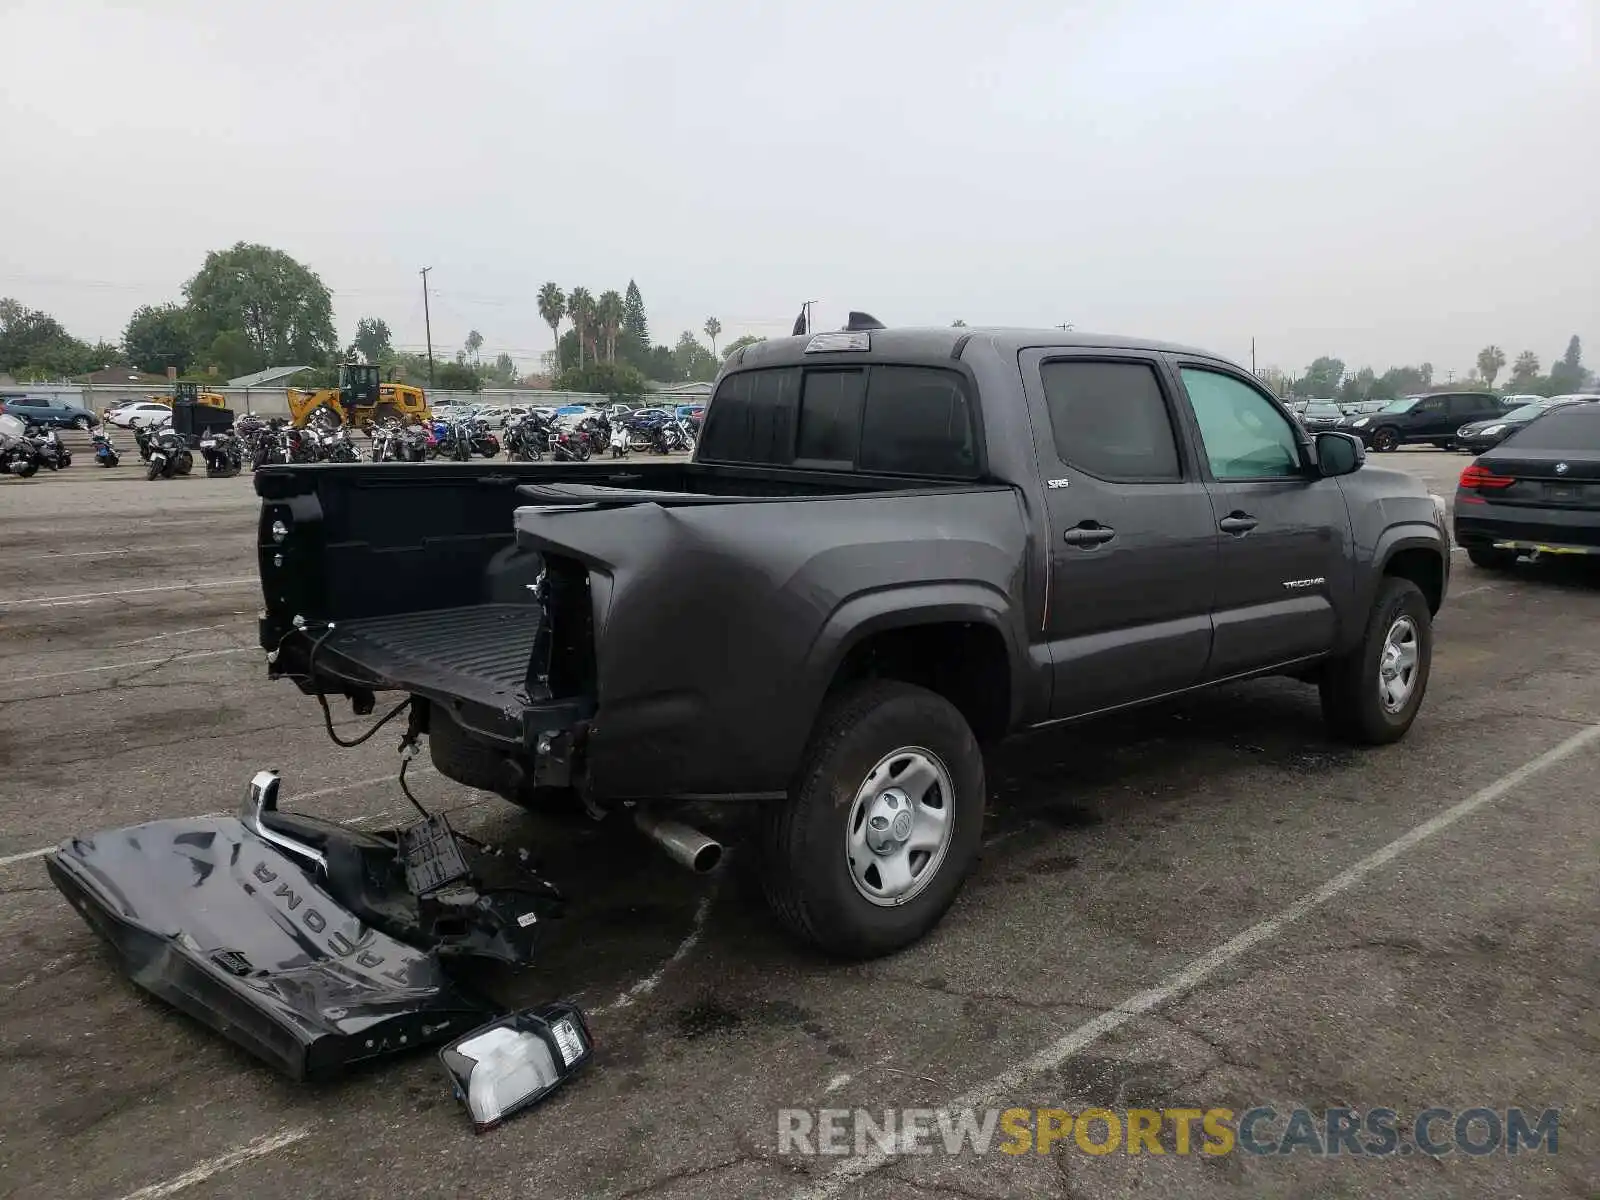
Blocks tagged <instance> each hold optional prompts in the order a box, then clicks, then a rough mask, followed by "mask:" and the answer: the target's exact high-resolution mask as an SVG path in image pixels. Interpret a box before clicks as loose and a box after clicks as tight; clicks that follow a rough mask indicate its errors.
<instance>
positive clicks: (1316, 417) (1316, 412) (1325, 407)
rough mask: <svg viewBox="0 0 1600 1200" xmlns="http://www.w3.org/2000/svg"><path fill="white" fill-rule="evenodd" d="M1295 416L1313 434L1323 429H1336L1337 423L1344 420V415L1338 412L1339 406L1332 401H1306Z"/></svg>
mask: <svg viewBox="0 0 1600 1200" xmlns="http://www.w3.org/2000/svg"><path fill="white" fill-rule="evenodd" d="M1295 415H1296V416H1297V417H1298V418H1299V420H1300V424H1302V425H1304V426H1305V427H1306V428H1307V429H1309V430H1311V431H1312V432H1313V433H1315V432H1318V431H1320V430H1323V429H1337V428H1338V427H1339V422H1340V421H1342V420H1344V413H1342V412H1341V411H1339V406H1338V405H1337V404H1335V403H1334V402H1333V401H1332V400H1307V401H1306V403H1305V405H1304V406H1303V407H1302V408H1301V409H1300V410H1299V411H1298V412H1297V413H1296V414H1295Z"/></svg>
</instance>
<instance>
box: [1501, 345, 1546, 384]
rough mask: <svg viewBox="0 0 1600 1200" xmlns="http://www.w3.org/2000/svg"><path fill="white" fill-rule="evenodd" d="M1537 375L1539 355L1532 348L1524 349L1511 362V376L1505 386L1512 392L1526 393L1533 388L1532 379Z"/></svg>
mask: <svg viewBox="0 0 1600 1200" xmlns="http://www.w3.org/2000/svg"><path fill="white" fill-rule="evenodd" d="M1538 377H1539V356H1538V355H1537V354H1535V353H1534V352H1533V351H1532V350H1524V351H1523V352H1522V353H1521V354H1519V355H1517V361H1516V362H1515V363H1514V364H1512V367H1511V378H1510V379H1509V380H1508V381H1507V383H1506V387H1507V388H1509V389H1510V390H1511V391H1513V392H1522V393H1528V392H1531V391H1532V389H1533V381H1534V380H1535V379H1537V378H1538Z"/></svg>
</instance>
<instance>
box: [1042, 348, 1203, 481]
mask: <svg viewBox="0 0 1600 1200" xmlns="http://www.w3.org/2000/svg"><path fill="white" fill-rule="evenodd" d="M1039 373H1040V375H1041V376H1042V377H1043V380H1044V397H1045V404H1046V405H1047V406H1048V407H1049V409H1050V428H1051V431H1052V433H1053V434H1054V435H1055V443H1056V453H1057V454H1058V455H1059V456H1060V458H1061V461H1062V462H1064V463H1066V464H1068V465H1069V466H1073V467H1076V468H1078V470H1080V471H1086V472H1088V473H1089V474H1090V475H1093V476H1095V477H1096V478H1099V479H1109V480H1115V481H1126V482H1137V481H1145V480H1150V481H1153V480H1163V479H1181V478H1182V477H1183V470H1182V468H1181V467H1180V466H1179V463H1178V443H1177V439H1176V438H1175V437H1174V435H1173V432H1172V418H1171V416H1170V415H1169V413H1168V412H1167V405H1166V401H1164V400H1163V399H1162V397H1161V385H1160V384H1159V383H1158V382H1157V380H1156V372H1155V368H1154V367H1153V366H1151V365H1150V364H1149V363H1142V362H1083V361H1079V360H1071V361H1065V362H1047V363H1044V364H1043V365H1041V366H1040V368H1039Z"/></svg>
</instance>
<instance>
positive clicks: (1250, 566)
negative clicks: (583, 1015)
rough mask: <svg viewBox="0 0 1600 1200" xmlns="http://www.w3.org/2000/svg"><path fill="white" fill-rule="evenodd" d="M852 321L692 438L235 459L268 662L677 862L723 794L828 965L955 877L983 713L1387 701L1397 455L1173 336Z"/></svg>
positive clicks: (1410, 698)
mask: <svg viewBox="0 0 1600 1200" xmlns="http://www.w3.org/2000/svg"><path fill="white" fill-rule="evenodd" d="M853 324H857V328H855V329H852V330H849V331H846V332H836V333H827V334H819V335H816V336H814V337H809V338H808V337H804V336H800V337H792V338H787V339H773V340H770V341H768V342H765V343H763V344H762V345H760V346H758V347H753V348H752V349H751V350H750V351H747V352H746V353H745V355H744V356H743V357H742V358H741V360H740V362H739V363H737V364H734V365H731V366H729V367H725V368H724V372H723V374H722V376H721V378H720V381H719V383H718V386H717V388H716V391H715V393H714V396H713V399H712V400H711V403H710V405H709V406H708V408H707V411H706V421H705V429H704V434H703V436H702V437H701V439H700V441H699V444H698V448H697V450H696V451H695V455H694V458H693V460H692V461H691V462H689V463H681V462H670V461H660V462H639V461H637V460H631V461H629V462H627V463H621V464H613V463H610V462H608V461H603V460H602V461H595V462H591V463H587V464H565V463H563V464H555V465H540V464H526V465H525V464H520V463H506V464H499V465H497V468H496V471H495V472H494V474H493V475H489V476H486V475H481V474H478V473H465V472H459V471H451V470H449V469H448V468H443V467H433V466H419V467H416V468H415V469H414V471H413V477H414V478H415V479H416V481H417V483H418V485H419V486H417V487H415V488H408V489H394V490H392V493H386V496H385V503H384V505H383V507H382V509H381V511H380V510H379V509H377V508H374V507H373V506H371V505H369V504H365V503H358V502H356V494H357V492H359V491H362V490H364V489H366V488H367V487H369V486H370V484H371V483H372V481H373V480H374V479H375V478H377V477H378V476H379V475H380V474H381V473H382V472H384V471H385V470H387V468H385V467H382V466H377V467H372V466H354V467H350V468H346V469H341V470H339V471H327V470H322V469H317V468H302V467H297V466H269V467H263V468H261V470H259V471H258V472H257V474H256V480H255V483H256V490H257V492H258V493H259V494H260V496H261V497H262V512H261V531H262V532H261V537H262V541H263V544H270V543H277V544H278V545H279V547H280V550H279V552H278V553H277V554H276V555H275V556H273V557H272V558H270V559H269V558H267V557H265V556H264V557H263V558H262V566H261V569H262V571H263V573H264V577H265V578H264V593H265V596H266V606H267V607H266V609H265V610H264V614H263V617H262V620H261V622H260V631H259V632H260V638H261V642H262V645H263V646H266V647H268V648H269V649H272V650H274V651H275V652H276V653H275V654H274V656H273V657H272V659H271V660H270V661H269V666H268V671H269V673H270V674H271V675H273V676H274V677H280V678H285V679H295V680H296V681H298V682H299V684H300V686H301V687H302V688H304V689H306V690H308V691H310V690H314V691H316V692H318V693H326V694H327V695H330V696H332V695H346V694H348V695H351V696H354V697H357V703H358V704H369V705H370V702H371V699H372V692H373V691H374V690H380V691H383V690H386V691H396V692H400V693H402V694H404V693H409V694H410V695H411V696H412V697H413V704H414V705H415V707H414V709H413V712H412V718H411V719H412V727H413V728H417V729H424V728H425V729H426V730H427V737H428V742H429V750H430V753H431V754H432V757H433V762H434V764H435V765H436V766H437V768H438V769H439V770H440V771H441V772H442V773H443V774H445V775H446V776H448V777H449V778H451V779H455V780H458V781H460V782H462V783H464V784H466V785H467V786H470V787H478V788H483V789H485V790H489V791H493V792H496V793H497V794H499V795H501V796H503V797H505V798H507V799H510V800H513V801H515V802H517V803H522V804H525V805H529V806H531V807H535V808H539V807H544V806H555V807H557V808H563V807H570V808H571V809H572V810H573V811H575V812H576V811H582V810H583V808H584V807H585V806H587V809H588V811H589V812H590V813H592V814H593V813H598V812H601V811H608V810H609V811H613V812H615V813H616V814H618V817H619V820H618V822H617V824H619V825H621V824H632V825H637V826H638V827H639V828H640V829H641V831H643V832H644V833H645V834H646V835H647V836H650V837H651V838H652V839H654V840H656V841H657V842H659V843H660V844H662V845H663V846H664V847H667V848H668V849H669V852H670V853H671V854H672V856H673V857H674V858H675V859H676V860H677V861H679V862H681V863H684V864H685V865H690V864H697V863H698V862H699V860H700V855H699V853H698V852H697V851H696V849H695V848H696V847H700V848H702V849H703V848H705V847H706V846H708V845H709V846H711V847H715V842H714V840H712V839H711V838H709V837H708V836H707V835H705V834H703V833H701V832H700V831H698V830H696V829H694V828H693V827H691V826H689V825H687V824H686V822H687V821H688V820H689V819H691V818H690V814H691V813H692V811H693V810H692V809H691V808H689V807H688V806H689V805H690V804H691V803H692V804H717V803H722V804H725V805H729V806H732V807H734V808H747V807H748V806H750V805H756V806H758V807H759V811H758V812H757V813H755V814H753V815H754V816H755V818H756V824H757V826H758V828H759V830H760V833H759V837H758V839H757V848H756V849H757V853H758V854H759V856H760V858H761V860H762V862H761V866H760V869H759V871H758V873H757V875H758V877H759V878H760V879H761V880H762V881H763V886H764V887H765V889H766V892H767V896H768V899H769V901H770V904H771V907H772V909H773V911H774V912H775V913H776V914H777V917H778V919H779V920H780V921H781V922H782V923H783V924H784V925H786V926H787V927H788V928H789V929H790V930H791V931H792V932H793V933H795V934H796V935H798V936H799V937H800V938H802V939H804V940H806V941H809V942H811V943H813V944H815V945H817V946H820V947H822V948H824V949H826V950H828V951H831V952H835V953H840V954H845V955H854V956H873V955H881V954H886V953H889V952H892V951H894V950H896V949H898V948H900V947H902V946H905V945H907V944H908V943H910V942H912V941H914V940H916V939H917V938H918V937H920V936H921V935H922V934H924V933H925V932H926V931H927V930H928V929H930V928H931V927H932V926H933V925H934V924H935V923H936V922H937V921H938V920H939V919H940V917H941V915H942V914H943V913H944V912H945V910H946V909H947V908H948V907H949V905H950V904H951V902H952V901H953V900H954V899H955V896H956V894H957V892H958V891H959V890H960V888H961V885H962V882H963V880H964V878H965V877H966V876H967V875H968V874H969V873H970V872H971V871H972V870H973V868H974V867H975V866H976V863H977V858H978V851H979V847H980V845H981V842H982V825H983V819H984V807H985V799H986V796H987V791H986V788H985V784H984V758H983V752H982V750H981V749H980V747H981V746H983V745H984V744H986V743H989V742H992V741H995V740H997V739H999V738H1001V737H1004V736H1005V735H1007V734H1010V733H1014V732H1021V731H1025V730H1029V729H1035V728H1038V727H1041V726H1046V725H1052V724H1056V723H1060V722H1065V721H1075V720H1079V719H1083V718H1087V717H1091V716H1095V715H1097V714H1100V713H1104V712H1108V711H1111V710H1116V709H1123V708H1127V707H1130V706H1133V705H1139V704H1143V703H1147V702H1151V701H1154V700H1157V699H1160V698H1164V697H1170V696H1173V695H1177V694H1180V693H1186V692H1191V691H1195V690H1198V689H1202V688H1205V687H1209V686H1211V685H1215V684H1221V683H1225V682H1229V681H1233V680H1237V679H1241V678H1246V677H1252V676H1260V675H1291V676H1294V677H1296V678H1299V679H1303V680H1315V681H1316V682H1317V684H1318V686H1319V688H1320V691H1321V700H1322V705H1323V712H1324V714H1325V716H1326V718H1327V720H1328V723H1329V725H1330V727H1331V728H1332V729H1333V730H1334V731H1336V732H1337V733H1338V734H1340V735H1342V736H1345V737H1348V738H1350V739H1352V740H1354V741H1357V742H1364V743H1386V742H1392V741H1395V740H1396V739H1398V738H1400V737H1402V736H1404V734H1405V733H1406V731H1407V729H1409V728H1410V726H1411V724H1412V722H1413V720H1414V719H1415V717H1416V715H1417V712H1418V709H1419V707H1420V705H1421V703H1422V698H1423V693H1424V691H1425V689H1426V687H1427V682H1428V672H1429V663H1430V655H1431V649H1432V634H1431V628H1432V619H1433V615H1434V613H1435V612H1437V611H1438V609H1439V607H1440V604H1441V603H1442V601H1443V597H1444V594H1445V591H1446V588H1447V582H1448V577H1449V570H1450V566H1449V558H1450V554H1449V549H1450V547H1449V541H1448V536H1447V533H1446V520H1445V506H1444V502H1443V500H1442V499H1440V498H1438V497H1434V496H1430V495H1429V494H1428V491H1427V489H1426V487H1425V486H1424V485H1423V484H1422V482H1421V481H1420V480H1418V479H1417V478H1415V477H1414V476H1412V475H1410V474H1408V473H1405V472H1400V471H1387V470H1383V469H1382V468H1379V467H1374V466H1366V465H1364V452H1363V450H1362V447H1361V445H1360V443H1359V442H1358V441H1357V440H1356V439H1355V438H1353V437H1351V436H1349V435H1347V434H1343V433H1338V432H1323V433H1319V434H1315V435H1313V434H1311V433H1309V432H1308V431H1307V430H1305V429H1303V428H1302V427H1301V426H1299V425H1298V424H1297V423H1296V422H1295V421H1294V419H1293V418H1292V417H1290V415H1289V414H1288V413H1287V412H1286V411H1285V410H1284V408H1283V407H1282V405H1281V404H1280V403H1279V402H1278V401H1277V400H1276V399H1274V398H1273V397H1272V396H1271V395H1270V394H1269V393H1267V392H1266V391H1265V390H1263V388H1262V387H1261V385H1260V384H1259V382H1258V381H1257V380H1256V379H1255V378H1254V377H1253V376H1252V375H1251V374H1250V373H1249V372H1248V371H1246V370H1244V369H1243V368H1241V367H1238V366H1236V365H1235V364H1233V363H1230V362H1227V361H1225V360H1223V359H1220V358H1217V357H1214V356H1212V355H1210V354H1207V353H1205V352H1203V351H1199V350H1191V349H1187V348H1183V347H1177V346H1171V345H1166V344H1162V343H1156V342H1147V341H1137V340H1127V339H1109V338H1103V337H1086V336H1082V335H1075V334H1072V333H1062V332H1060V331H1055V330H1042V331H1039V332H1023V333H1018V332H1012V331H987V330H973V329H961V328H956V329H948V328H941V329H904V330H894V329H883V328H882V327H881V326H877V325H876V324H875V323H874V324H873V325H870V326H868V327H866V328H862V327H860V324H859V323H856V322H853ZM1036 438H1037V440H1036ZM385 477H386V476H385ZM519 479H520V480H522V481H524V482H523V486H521V487H515V486H506V485H507V484H510V483H513V482H514V481H516V480H519ZM408 506H411V507H408ZM413 510H414V511H413ZM379 523H381V529H380V528H379ZM380 542H381V544H382V545H383V547H384V550H385V553H382V554H372V553H369V552H367V548H368V547H370V546H372V545H374V544H378V543H380ZM684 612H694V613H695V614H696V619H697V621H700V622H703V623H704V625H705V627H706V628H712V629H716V630H718V631H719V633H718V636H719V638H720V639H721V644H720V646H719V649H718V652H717V653H716V654H707V653H705V645H704V642H703V640H702V639H696V638H684V637H682V636H681V628H680V625H681V614H682V613H684ZM363 711H365V710H363ZM713 857H714V856H713Z"/></svg>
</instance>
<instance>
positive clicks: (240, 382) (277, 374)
mask: <svg viewBox="0 0 1600 1200" xmlns="http://www.w3.org/2000/svg"><path fill="white" fill-rule="evenodd" d="M310 369H311V368H310V367H268V368H267V369H266V370H265V371H256V372H254V373H253V374H250V375H241V376H239V378H237V379H230V380H228V386H229V387H231V388H258V387H272V386H273V385H274V384H277V385H279V386H282V385H283V384H285V383H287V382H288V380H289V378H290V377H291V376H294V375H298V374H300V372H301V371H309V370H310Z"/></svg>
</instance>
